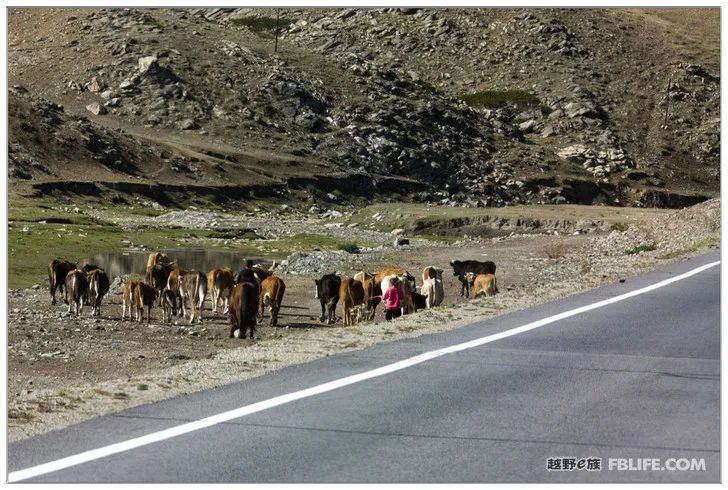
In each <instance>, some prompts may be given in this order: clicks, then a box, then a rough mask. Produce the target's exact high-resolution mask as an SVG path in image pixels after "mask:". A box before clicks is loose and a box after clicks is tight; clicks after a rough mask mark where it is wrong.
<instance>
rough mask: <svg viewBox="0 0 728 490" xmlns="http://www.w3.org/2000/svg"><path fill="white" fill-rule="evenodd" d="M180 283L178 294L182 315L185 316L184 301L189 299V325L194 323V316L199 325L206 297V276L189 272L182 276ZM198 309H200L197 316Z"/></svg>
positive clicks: (192, 271)
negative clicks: (180, 299) (180, 300)
mask: <svg viewBox="0 0 728 490" xmlns="http://www.w3.org/2000/svg"><path fill="white" fill-rule="evenodd" d="M181 282H182V283H181V284H180V289H179V292H180V296H181V298H182V315H183V316H185V317H186V316H187V310H186V309H185V300H186V299H188V298H189V301H190V310H191V312H190V323H193V322H194V321H195V316H197V322H198V323H201V322H202V311H203V310H204V305H205V298H206V297H207V276H206V275H205V273H204V272H200V271H195V270H191V271H189V272H188V273H187V274H185V275H184V276H182V279H181ZM198 308H199V309H200V312H199V315H197V309H198Z"/></svg>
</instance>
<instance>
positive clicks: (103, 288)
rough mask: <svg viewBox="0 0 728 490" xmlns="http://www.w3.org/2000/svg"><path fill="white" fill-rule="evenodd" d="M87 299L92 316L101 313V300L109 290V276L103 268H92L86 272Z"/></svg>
mask: <svg viewBox="0 0 728 490" xmlns="http://www.w3.org/2000/svg"><path fill="white" fill-rule="evenodd" d="M88 291H89V300H90V302H91V305H92V306H93V314H94V316H99V315H101V300H102V299H104V296H106V293H108V292H109V276H108V275H106V271H104V270H103V269H94V270H92V271H91V272H89V274H88Z"/></svg>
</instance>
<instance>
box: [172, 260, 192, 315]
mask: <svg viewBox="0 0 728 490" xmlns="http://www.w3.org/2000/svg"><path fill="white" fill-rule="evenodd" d="M185 274H187V271H186V270H184V269H182V268H181V267H178V266H174V267H172V270H171V271H170V272H169V277H168V278H167V289H169V290H170V291H171V292H172V294H173V295H174V304H175V306H174V307H175V309H176V310H177V314H178V315H182V314H183V311H182V304H183V301H182V295H181V292H180V286H181V284H182V282H181V281H182V277H184V275H185ZM177 301H179V302H180V306H177Z"/></svg>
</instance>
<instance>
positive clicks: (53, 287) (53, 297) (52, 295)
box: [51, 284, 56, 305]
mask: <svg viewBox="0 0 728 490" xmlns="http://www.w3.org/2000/svg"><path fill="white" fill-rule="evenodd" d="M51 304H52V305H54V304H56V286H55V284H51Z"/></svg>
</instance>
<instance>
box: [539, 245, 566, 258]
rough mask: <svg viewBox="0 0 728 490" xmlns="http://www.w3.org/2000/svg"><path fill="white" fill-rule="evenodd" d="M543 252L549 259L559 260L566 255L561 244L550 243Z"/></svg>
mask: <svg viewBox="0 0 728 490" xmlns="http://www.w3.org/2000/svg"><path fill="white" fill-rule="evenodd" d="M543 252H544V254H545V255H546V257H548V258H549V259H560V258H562V257H563V256H564V254H566V247H565V246H564V244H563V243H561V242H555V243H550V244H549V245H546V246H545V247H544V249H543Z"/></svg>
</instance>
